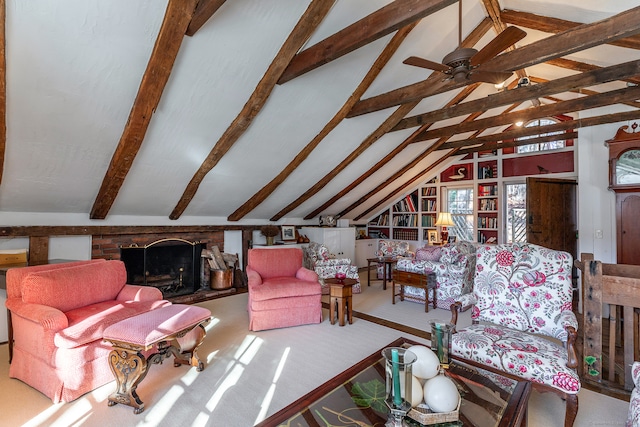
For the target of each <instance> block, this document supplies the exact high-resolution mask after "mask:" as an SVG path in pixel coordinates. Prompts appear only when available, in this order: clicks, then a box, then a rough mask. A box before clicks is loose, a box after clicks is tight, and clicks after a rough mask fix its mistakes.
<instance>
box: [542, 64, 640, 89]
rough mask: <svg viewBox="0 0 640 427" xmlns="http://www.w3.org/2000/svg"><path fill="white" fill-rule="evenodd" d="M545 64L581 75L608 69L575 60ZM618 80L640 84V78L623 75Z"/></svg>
mask: <svg viewBox="0 0 640 427" xmlns="http://www.w3.org/2000/svg"><path fill="white" fill-rule="evenodd" d="M545 64H549V65H553V66H555V67H560V68H566V69H567V70H573V71H578V72H580V73H585V72H588V71H593V70H602V69H603V68H606V67H599V66H597V65H593V64H587V63H586V62H580V61H575V60H573V59H566V58H556V59H552V60H551V61H547V62H545ZM617 66H618V65H613V67H617ZM639 74H640V73H639ZM617 80H620V81H623V82H628V83H633V84H640V78H638V77H625V76H624V75H621V76H620V78H618V79H617Z"/></svg>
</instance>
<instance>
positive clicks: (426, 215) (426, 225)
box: [420, 184, 438, 241]
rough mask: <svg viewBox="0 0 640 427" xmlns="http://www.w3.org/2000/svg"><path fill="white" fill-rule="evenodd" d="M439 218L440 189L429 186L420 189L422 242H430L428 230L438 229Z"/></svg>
mask: <svg viewBox="0 0 640 427" xmlns="http://www.w3.org/2000/svg"><path fill="white" fill-rule="evenodd" d="M437 216H438V187H437V186H436V185H428V184H427V186H426V187H422V188H421V189H420V225H421V226H422V240H424V241H429V236H428V230H435V229H436V225H435V224H436V218H437Z"/></svg>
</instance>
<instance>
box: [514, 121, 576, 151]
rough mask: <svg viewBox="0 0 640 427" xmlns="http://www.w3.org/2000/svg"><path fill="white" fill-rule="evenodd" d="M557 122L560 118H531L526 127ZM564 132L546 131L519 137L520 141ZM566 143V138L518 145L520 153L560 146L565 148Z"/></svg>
mask: <svg viewBox="0 0 640 427" xmlns="http://www.w3.org/2000/svg"><path fill="white" fill-rule="evenodd" d="M555 123H559V122H558V120H554V119H552V118H544V119H537V120H531V121H530V122H527V123H526V124H525V125H524V127H527V128H529V127H534V126H548V125H553V124H555ZM559 134H562V131H557V132H546V133H544V132H543V133H539V134H537V135H531V136H523V137H522V138H518V141H523V140H527V139H532V138H539V137H541V136H547V135H559ZM564 146H565V144H564V140H561V141H550V142H540V143H535V144H528V145H521V146H519V147H518V151H517V152H518V153H519V154H525V153H533V152H536V151H549V150H557V149H559V148H564Z"/></svg>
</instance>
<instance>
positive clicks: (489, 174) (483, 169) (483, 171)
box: [478, 165, 498, 179]
mask: <svg viewBox="0 0 640 427" xmlns="http://www.w3.org/2000/svg"><path fill="white" fill-rule="evenodd" d="M497 176H498V168H497V165H486V166H478V179H491V178H496V177H497Z"/></svg>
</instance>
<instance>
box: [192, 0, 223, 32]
mask: <svg viewBox="0 0 640 427" xmlns="http://www.w3.org/2000/svg"><path fill="white" fill-rule="evenodd" d="M225 1H226V0H200V1H199V2H198V5H197V6H196V10H195V12H193V17H192V18H191V22H189V26H188V27H187V31H186V33H185V34H186V35H188V36H193V35H194V34H195V33H196V32H197V31H198V30H199V29H200V28H202V26H203V25H204V24H205V23H206V22H207V21H208V20H209V18H211V17H212V16H213V14H214V13H216V12H217V11H218V9H220V7H221V6H222V5H223V4H224V2H225Z"/></svg>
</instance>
